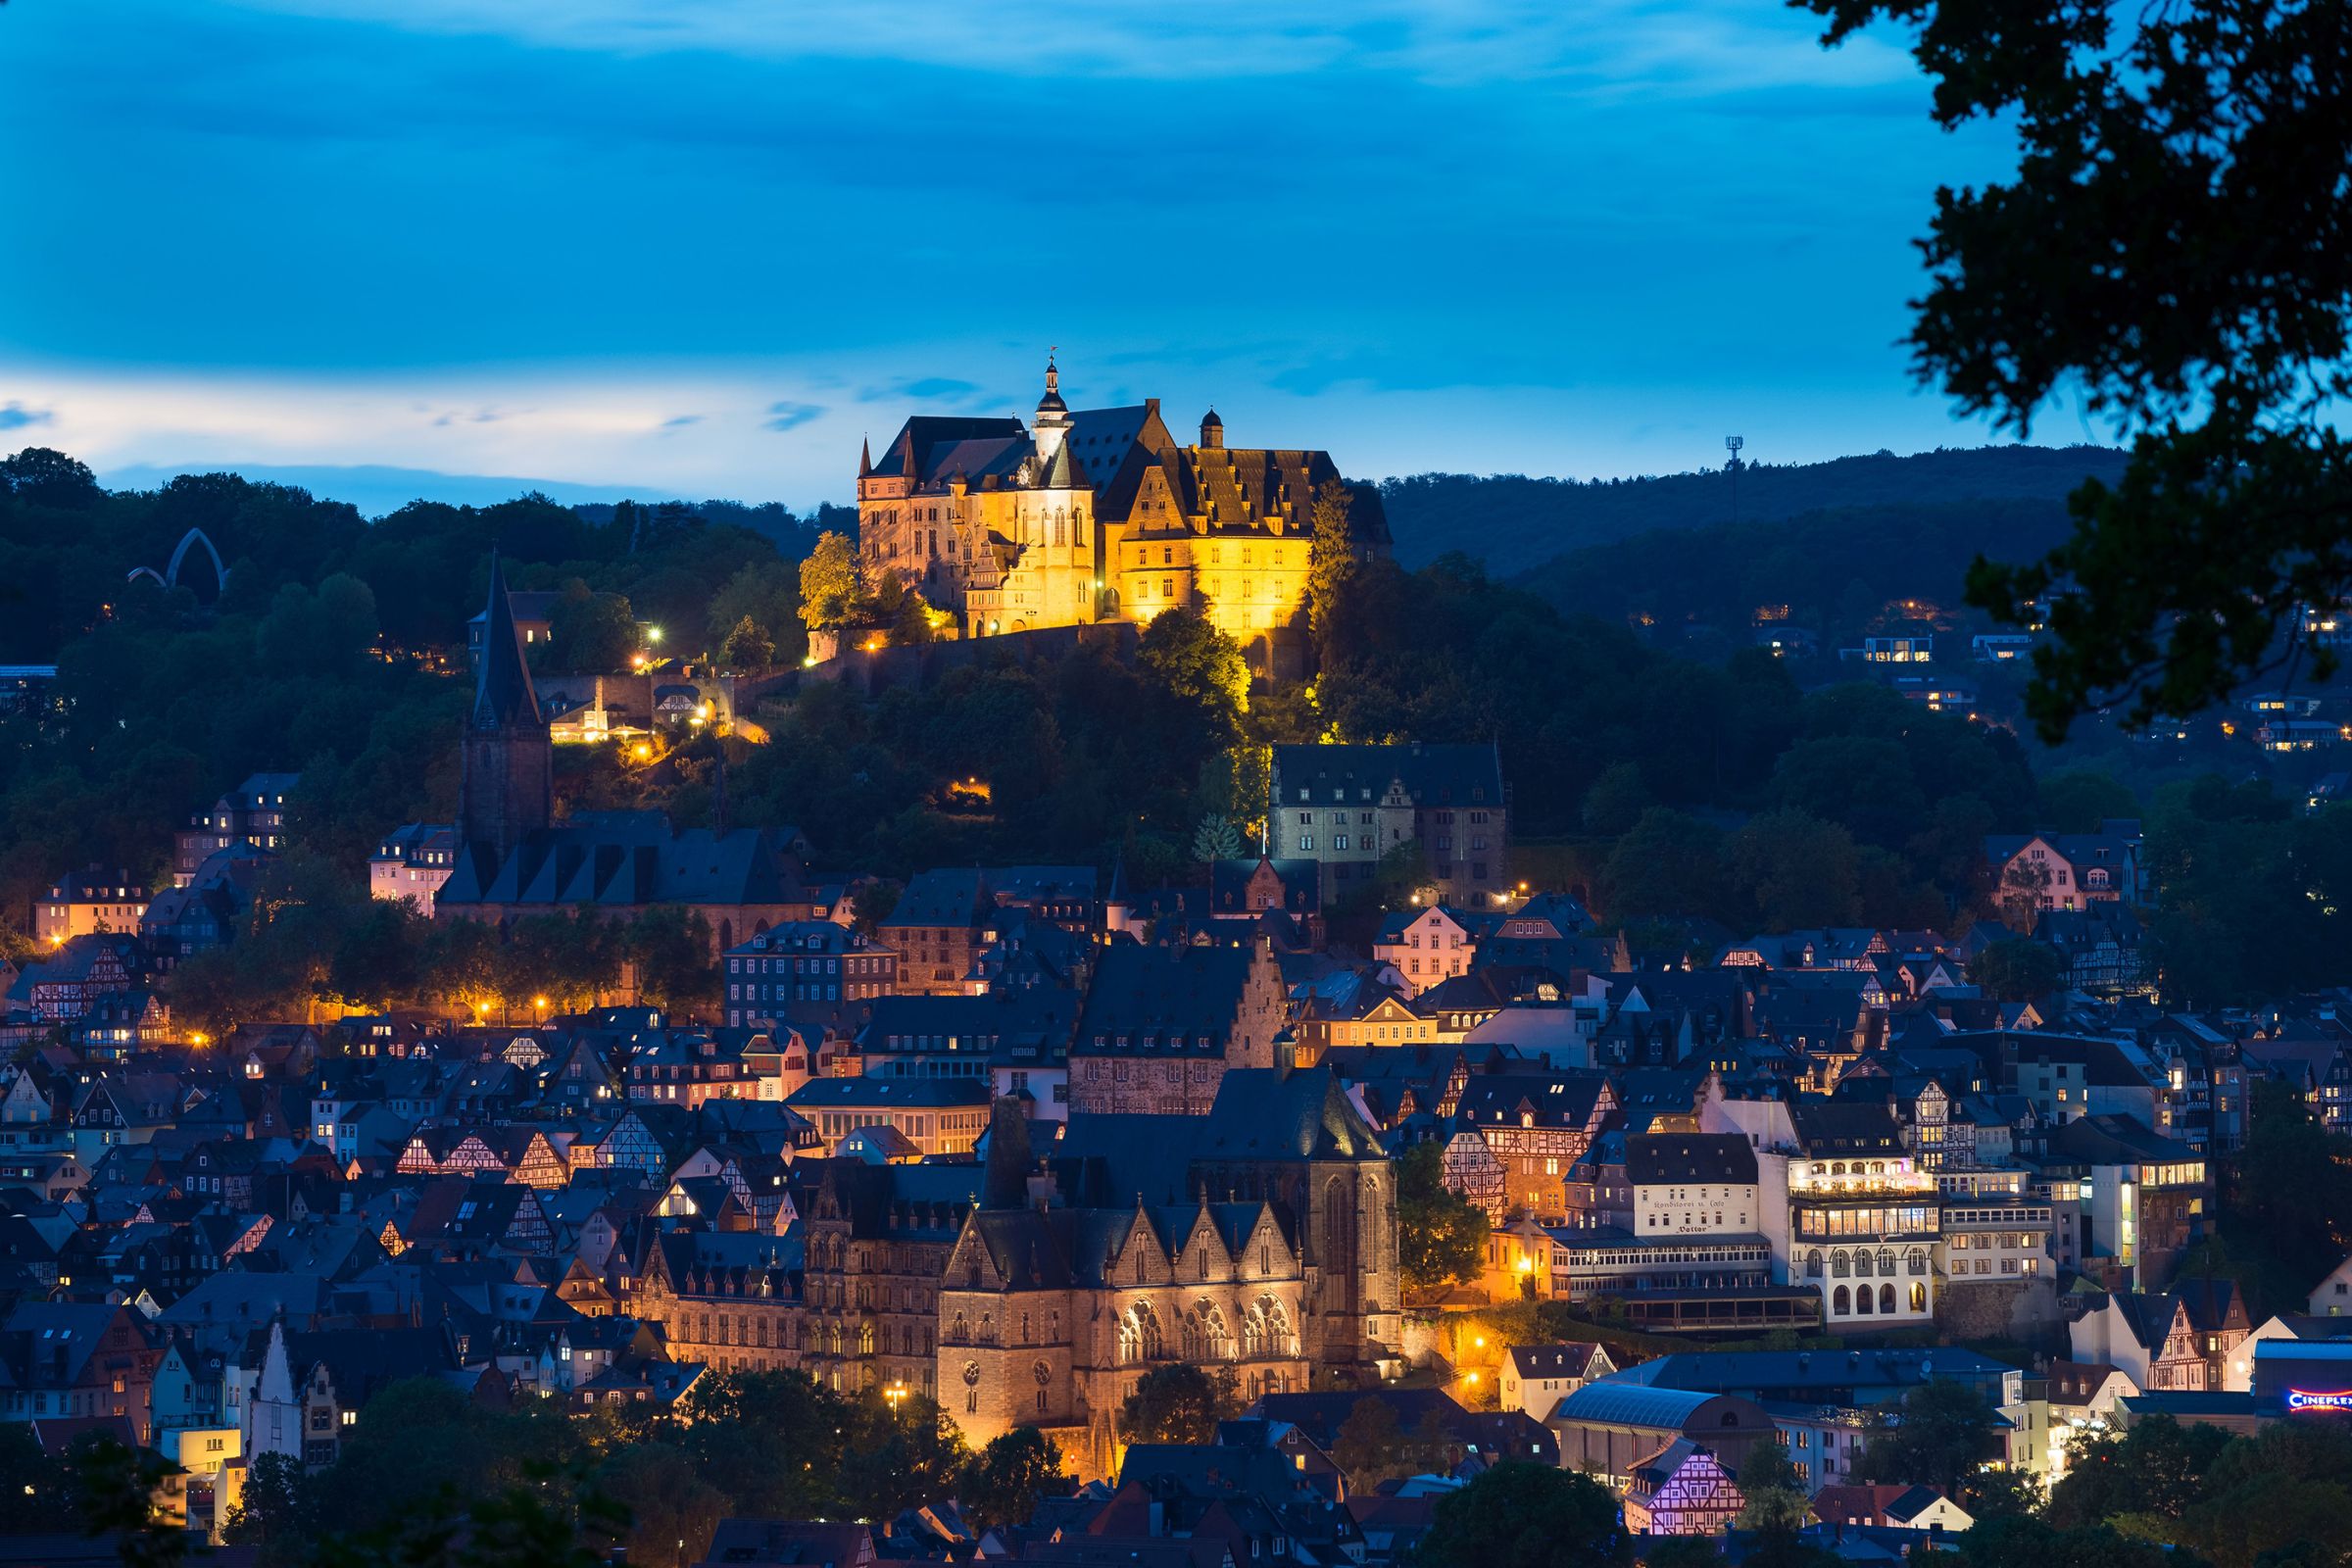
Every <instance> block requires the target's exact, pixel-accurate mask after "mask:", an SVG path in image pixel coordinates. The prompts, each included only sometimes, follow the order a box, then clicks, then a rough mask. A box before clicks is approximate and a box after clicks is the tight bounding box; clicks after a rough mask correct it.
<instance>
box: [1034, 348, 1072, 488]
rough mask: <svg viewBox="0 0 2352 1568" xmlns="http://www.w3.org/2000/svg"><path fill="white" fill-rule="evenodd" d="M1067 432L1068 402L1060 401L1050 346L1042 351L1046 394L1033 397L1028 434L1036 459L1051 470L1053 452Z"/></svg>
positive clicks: (1058, 374) (1058, 370)
mask: <svg viewBox="0 0 2352 1568" xmlns="http://www.w3.org/2000/svg"><path fill="white" fill-rule="evenodd" d="M1069 433H1070V410H1069V405H1067V404H1065V403H1063V402H1062V401H1061V368H1060V367H1059V366H1058V365H1056V364H1055V363H1054V351H1053V350H1048V351H1047V353H1046V395H1045V396H1044V397H1042V398H1039V399H1038V400H1037V417H1036V419H1035V420H1034V421H1033V423H1032V431H1031V434H1032V438H1033V439H1034V440H1035V441H1036V443H1037V457H1038V463H1039V465H1040V466H1043V467H1045V468H1047V469H1049V470H1051V468H1052V467H1053V464H1054V454H1055V453H1057V452H1059V451H1060V450H1061V444H1062V440H1063V438H1064V437H1066V436H1067V435H1068V434H1069Z"/></svg>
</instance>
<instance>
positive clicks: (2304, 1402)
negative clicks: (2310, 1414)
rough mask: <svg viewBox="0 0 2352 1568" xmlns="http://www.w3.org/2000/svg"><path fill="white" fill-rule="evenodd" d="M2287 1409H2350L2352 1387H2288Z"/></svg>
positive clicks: (2351, 1408)
mask: <svg viewBox="0 0 2352 1568" xmlns="http://www.w3.org/2000/svg"><path fill="white" fill-rule="evenodd" d="M2286 1407H2287V1408H2288V1409H2289V1410H2352V1389H2329V1390H2327V1391H2325V1392H2322V1391H2320V1390H2316V1389H2289V1390H2287V1391H2286Z"/></svg>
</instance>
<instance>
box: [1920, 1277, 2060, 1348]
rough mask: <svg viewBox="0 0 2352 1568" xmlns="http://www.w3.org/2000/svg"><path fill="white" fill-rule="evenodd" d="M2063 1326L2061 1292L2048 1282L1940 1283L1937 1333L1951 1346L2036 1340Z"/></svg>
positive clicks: (2044, 1279)
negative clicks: (1962, 1342) (1953, 1343)
mask: <svg viewBox="0 0 2352 1568" xmlns="http://www.w3.org/2000/svg"><path fill="white" fill-rule="evenodd" d="M2059 1322H2060V1317H2059V1313H2058V1291H2057V1287H2056V1285H2055V1284H2054V1283H2053V1282H2052V1281H2050V1280H2049V1279H2048V1278H2047V1277H2042V1276H2037V1277H2035V1278H2034V1279H2031V1280H2024V1281H2017V1282H2002V1283H1997V1284H1996V1283H1994V1282H1992V1281H1990V1280H1983V1281H1980V1280H1942V1279H1938V1280H1937V1281H1936V1329H1937V1330H1938V1331H1939V1332H1940V1333H1941V1334H1942V1335H1943V1337H1944V1338H1945V1339H1947V1340H2009V1339H2014V1340H2033V1339H2037V1338H2039V1337H2041V1336H2042V1335H2045V1334H2047V1333H2048V1332H2049V1331H2050V1330H2051V1329H2052V1328H2053V1327H2055V1326H2056V1325H2057V1324H2058V1323H2059Z"/></svg>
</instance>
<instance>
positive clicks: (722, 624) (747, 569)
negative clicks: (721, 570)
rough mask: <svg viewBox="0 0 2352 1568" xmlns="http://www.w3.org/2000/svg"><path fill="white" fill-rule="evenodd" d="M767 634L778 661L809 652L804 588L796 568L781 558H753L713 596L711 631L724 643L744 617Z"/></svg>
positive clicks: (796, 658)
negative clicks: (803, 613) (804, 623)
mask: <svg viewBox="0 0 2352 1568" xmlns="http://www.w3.org/2000/svg"><path fill="white" fill-rule="evenodd" d="M747 618H748V619H749V620H750V621H751V623H752V624H753V625H755V626H757V627H759V628H760V631H762V632H764V633H765V634H766V635H767V638H768V641H769V642H770V643H772V644H773V645H774V646H775V658H776V660H777V662H793V661H796V660H798V659H799V658H800V657H801V655H802V654H803V653H805V652H807V651H808V637H807V629H806V628H805V627H804V626H803V625H802V624H801V590H800V582H799V572H798V570H797V568H796V567H794V566H793V565H790V564H786V563H784V562H781V561H754V562H750V563H747V564H745V565H743V566H741V567H739V568H737V570H736V572H735V575H733V576H732V577H729V578H728V579H727V580H726V581H725V582H724V583H722V584H720V585H719V589H718V592H716V593H714V594H712V595H711V620H710V631H711V638H712V640H713V641H714V642H716V643H719V644H721V645H722V646H723V645H724V644H725V642H726V639H727V636H728V634H729V633H730V632H732V631H733V630H734V628H735V627H736V626H737V625H738V624H739V623H740V622H742V621H743V620H745V619H747Z"/></svg>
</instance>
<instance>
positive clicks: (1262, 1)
mask: <svg viewBox="0 0 2352 1568" xmlns="http://www.w3.org/2000/svg"><path fill="white" fill-rule="evenodd" d="M242 3H244V4H246V5H250V6H252V7H254V8H256V9H262V10H270V11H277V12H291V13H296V14H299V15H304V16H310V17H319V18H333V19H339V20H360V21H368V22H374V23H381V24H389V25H397V26H401V27H405V28H411V29H415V30H417V31H424V32H435V33H442V34H454V35H471V36H485V35H487V36H498V37H506V38H512V39H515V40H519V41H522V42H525V43H528V44H530V45H532V46H534V47H539V48H550V49H564V50H574V51H586V52H598V53H611V54H618V55H625V56H637V57H642V56H647V55H654V54H664V53H673V52H684V51H694V52H709V53H718V54H727V55H735V56H743V57H750V58H759V59H770V60H791V59H823V60H884V61H897V62H908V63H916V64H923V65H934V66H944V67H948V68H951V69H954V70H958V71H966V72H987V73H999V74H1005V75H1013V76H1024V77H1039V76H1044V77H1101V78H1113V79H1142V80H1200V79H1213V80H1220V81H1222V80H1229V79H1233V78H1236V77H1252V76H1255V77H1298V76H1304V75H1308V74H1312V73H1320V72H1332V71H1376V72H1387V73H1399V74H1403V75H1406V76H1410V77H1413V78H1415V79H1419V80H1428V81H1435V82H1442V83H1447V84H1469V83H1477V82H1486V81H1495V80H1529V79H1537V78H1550V79H1552V80H1554V81H1556V82H1566V83H1570V84H1579V83H1582V84H1597V83H1602V82H1608V81H1625V82H1634V81H1639V82H1644V83H1650V84H1658V83H1678V84H1689V85H1705V86H1723V87H1734V86H1740V87H1744V86H1754V85H1759V84H1768V83H1770V82H1773V81H1784V80H1790V79H1802V80H1809V81H1822V82H1852V81H1857V80H1864V79H1869V78H1872V77H1875V76H1879V75H1881V74H1883V73H1886V72H1887V71H1889V70H1894V69H1900V68H1899V67H1898V66H1897V65H1896V64H1895V62H1897V61H1899V59H1900V56H1899V54H1897V53H1896V52H1895V51H1894V50H1892V49H1890V48H1888V47H1887V46H1886V45H1884V44H1882V43H1881V42H1880V41H1879V40H1877V39H1875V38H1865V39H1863V40H1860V41H1859V42H1857V43H1856V44H1854V45H1852V46H1850V47H1849V48H1848V49H1846V50H1845V51H1842V52H1841V53H1840V54H1838V55H1836V56H1825V55H1824V54H1823V53H1822V52H1821V51H1820V50H1819V49H1817V48H1814V47H1813V46H1812V32H1813V30H1814V25H1813V24H1812V23H1811V22H1810V21H1809V20H1807V19H1800V18H1792V17H1789V16H1788V15H1786V14H1784V13H1780V12H1779V11H1778V10H1777V8H1775V7H1773V6H1772V5H1770V4H1768V3H1765V4H1760V3H1755V0H1684V3H1681V4H1673V5H1665V4H1658V3H1655V0H1583V3H1581V4H1578V5H1573V6H1562V5H1559V4H1556V3H1554V0H1355V3H1353V4H1351V5H1348V6H1345V7H1339V6H1332V5H1329V4H1326V3H1323V0H1188V3H1184V4H1171V3H1168V0H1094V3H1093V4H1090V5H1086V6H1081V7H1066V8H1063V9H1062V10H1060V11H1057V12H1056V13H1055V14H1054V25H1053V33H1054V46H1053V47H1052V48H1039V47H1038V46H1037V39H1036V36H1035V35H1034V34H1033V33H1032V32H1031V31H1029V30H1027V29H1024V28H1021V27H1011V26H1006V25H1005V20H1004V16H1003V14H1002V13H1001V12H999V11H997V10H995V9H994V8H990V7H985V6H975V5H970V4H968V3H964V0H792V3H791V4H788V5H778V4H775V3H774V0H506V3H504V4H500V5H496V6H485V5H483V4H481V0H242Z"/></svg>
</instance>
